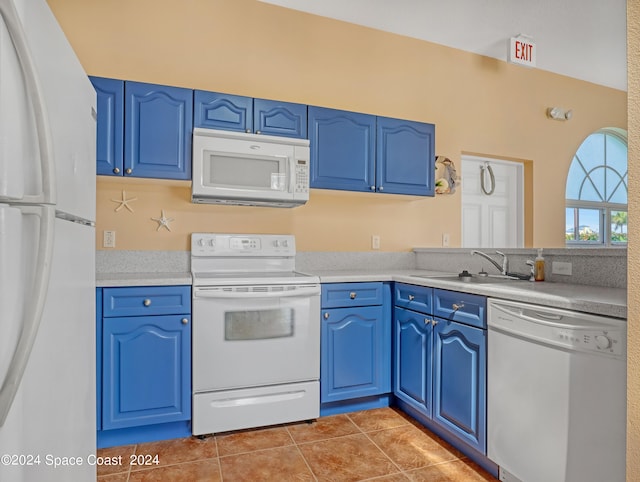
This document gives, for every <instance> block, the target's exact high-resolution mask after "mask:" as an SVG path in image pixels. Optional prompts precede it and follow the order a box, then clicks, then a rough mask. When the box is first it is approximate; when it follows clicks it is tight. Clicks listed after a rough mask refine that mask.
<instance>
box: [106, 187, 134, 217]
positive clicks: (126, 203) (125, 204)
mask: <svg viewBox="0 0 640 482" xmlns="http://www.w3.org/2000/svg"><path fill="white" fill-rule="evenodd" d="M137 200H138V198H137V197H132V198H131V199H127V193H126V192H125V191H122V199H112V200H111V201H113V202H114V203H118V207H116V209H115V212H118V211H120V210H121V209H122V208H127V210H128V211H129V212H130V213H132V212H133V208H132V207H131V206H129V203H132V202H133V201H137Z"/></svg>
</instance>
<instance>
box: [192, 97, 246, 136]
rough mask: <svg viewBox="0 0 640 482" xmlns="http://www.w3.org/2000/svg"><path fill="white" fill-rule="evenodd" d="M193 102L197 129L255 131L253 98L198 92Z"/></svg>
mask: <svg viewBox="0 0 640 482" xmlns="http://www.w3.org/2000/svg"><path fill="white" fill-rule="evenodd" d="M193 101H194V105H195V110H194V125H195V127H206V128H208V129H222V130H226V131H240V132H251V131H252V129H253V99H252V98H251V97H243V96H240V95H230V94H219V93H217V92H206V91H204V90H196V91H195V92H194V98H193Z"/></svg>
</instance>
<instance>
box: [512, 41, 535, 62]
mask: <svg viewBox="0 0 640 482" xmlns="http://www.w3.org/2000/svg"><path fill="white" fill-rule="evenodd" d="M532 54H533V45H531V44H527V43H524V42H520V41H519V40H516V59H519V60H526V61H527V62H531V60H532Z"/></svg>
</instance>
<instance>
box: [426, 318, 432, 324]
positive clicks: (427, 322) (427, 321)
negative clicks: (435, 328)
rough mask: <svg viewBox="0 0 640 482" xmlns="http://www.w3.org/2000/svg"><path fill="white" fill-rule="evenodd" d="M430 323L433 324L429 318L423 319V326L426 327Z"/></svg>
mask: <svg viewBox="0 0 640 482" xmlns="http://www.w3.org/2000/svg"><path fill="white" fill-rule="evenodd" d="M430 323H433V320H432V319H431V318H425V319H424V324H425V325H428V324H430Z"/></svg>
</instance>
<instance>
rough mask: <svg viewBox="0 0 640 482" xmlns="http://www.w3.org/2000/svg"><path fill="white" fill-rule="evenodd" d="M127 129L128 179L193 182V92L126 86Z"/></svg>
mask: <svg viewBox="0 0 640 482" xmlns="http://www.w3.org/2000/svg"><path fill="white" fill-rule="evenodd" d="M125 125H126V129H125V136H124V147H125V151H124V153H125V154H124V168H125V175H128V171H127V169H131V175H133V176H137V177H153V178H165V179H185V180H189V179H191V133H192V130H193V129H192V126H193V91H192V90H190V89H182V88H178V87H167V86H162V85H153V84H143V83H139V82H126V83H125Z"/></svg>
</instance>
